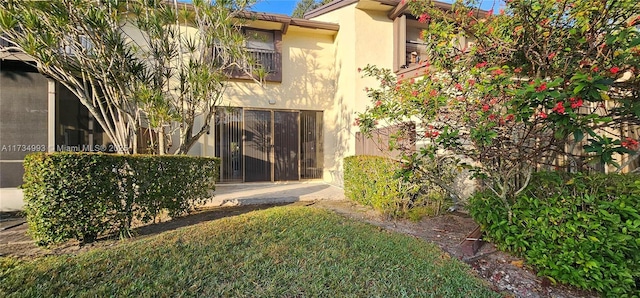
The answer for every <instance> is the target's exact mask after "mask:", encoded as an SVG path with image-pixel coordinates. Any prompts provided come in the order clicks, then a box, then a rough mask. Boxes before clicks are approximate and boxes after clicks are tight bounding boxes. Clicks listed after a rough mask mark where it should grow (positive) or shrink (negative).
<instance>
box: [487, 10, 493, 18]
mask: <svg viewBox="0 0 640 298" xmlns="http://www.w3.org/2000/svg"><path fill="white" fill-rule="evenodd" d="M492 15H493V8H492V9H489V11H487V17H490V16H492Z"/></svg>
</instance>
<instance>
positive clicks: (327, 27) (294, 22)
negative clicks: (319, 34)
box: [291, 18, 340, 31]
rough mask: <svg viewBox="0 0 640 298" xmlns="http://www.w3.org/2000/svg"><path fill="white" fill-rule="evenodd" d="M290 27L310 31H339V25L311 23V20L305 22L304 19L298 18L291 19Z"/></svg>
mask: <svg viewBox="0 0 640 298" xmlns="http://www.w3.org/2000/svg"><path fill="white" fill-rule="evenodd" d="M291 25H292V26H298V27H304V28H311V29H324V30H331V31H338V30H340V25H338V24H336V23H329V22H320V21H312V20H305V19H298V18H292V19H291Z"/></svg>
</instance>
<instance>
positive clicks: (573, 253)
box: [470, 172, 640, 297]
mask: <svg viewBox="0 0 640 298" xmlns="http://www.w3.org/2000/svg"><path fill="white" fill-rule="evenodd" d="M501 206H503V205H502V204H501V203H500V199H498V198H496V197H495V196H493V195H491V193H489V192H481V193H477V194H476V195H475V196H474V197H473V198H472V199H471V201H470V212H471V215H472V216H473V218H474V219H475V220H476V221H477V222H478V223H480V224H481V225H482V227H483V229H484V230H485V231H486V233H487V234H488V236H487V238H489V239H490V240H491V241H493V242H495V243H496V244H497V245H498V246H499V247H500V248H501V249H504V250H508V251H511V252H514V253H516V254H518V255H521V256H523V257H524V258H525V259H526V262H527V263H528V264H530V265H532V266H533V267H535V268H536V269H537V270H538V274H539V275H542V276H547V277H549V278H550V279H552V280H555V281H559V282H563V283H569V284H572V285H575V286H578V287H581V288H585V289H594V290H597V291H599V292H601V293H602V294H603V295H606V296H610V297H630V296H633V295H634V294H635V295H637V294H638V293H639V291H640V254H639V253H638V252H639V251H640V212H639V208H640V176H637V175H612V174H596V175H583V174H566V173H564V174H561V173H555V172H543V173H536V174H535V175H534V177H533V179H532V181H531V183H530V185H529V186H528V188H527V189H526V190H525V191H524V192H523V193H522V194H521V195H520V196H519V197H518V198H516V200H515V203H514V204H513V205H512V209H513V222H512V224H509V223H508V221H507V210H506V208H504V207H501Z"/></svg>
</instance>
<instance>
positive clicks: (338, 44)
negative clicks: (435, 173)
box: [312, 3, 393, 185]
mask: <svg viewBox="0 0 640 298" xmlns="http://www.w3.org/2000/svg"><path fill="white" fill-rule="evenodd" d="M312 20H316V21H324V22H331V23H339V24H340V31H339V32H338V34H337V36H336V39H335V69H336V89H335V90H336V92H335V95H334V97H333V104H334V108H333V109H332V110H331V118H329V119H335V121H336V123H335V126H336V130H335V131H336V134H335V136H334V138H335V143H336V148H335V150H334V152H333V153H334V154H333V155H332V156H327V158H332V159H333V160H334V161H335V165H334V166H333V167H332V168H331V169H329V171H330V173H328V174H329V175H330V177H331V179H332V181H336V182H337V183H336V184H338V185H341V184H342V180H343V175H342V160H343V158H344V157H346V156H350V155H354V154H355V134H356V132H357V131H358V128H357V127H356V126H353V123H354V121H355V119H356V117H357V116H356V113H357V112H362V111H364V109H365V107H366V106H367V105H370V102H369V99H368V98H367V96H366V92H365V91H364V89H365V87H372V86H376V82H375V80H372V79H369V78H361V76H362V74H361V73H358V71H357V70H358V68H364V67H365V66H366V65H367V64H371V65H377V66H379V67H384V68H391V67H392V66H393V22H392V20H390V19H389V18H388V17H387V15H386V12H382V11H365V10H361V9H358V8H357V7H356V4H355V3H354V4H352V5H348V6H345V7H342V8H339V9H337V10H334V11H331V12H329V13H326V14H323V15H321V16H318V17H315V18H313V19H312ZM325 119H327V116H325ZM329 138H330V137H329V136H328V135H327V136H326V137H325V139H326V140H328V139H329Z"/></svg>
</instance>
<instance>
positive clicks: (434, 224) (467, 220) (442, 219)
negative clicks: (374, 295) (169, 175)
mask: <svg viewBox="0 0 640 298" xmlns="http://www.w3.org/2000/svg"><path fill="white" fill-rule="evenodd" d="M281 205H282V204H269V205H244V206H233V207H216V208H206V209H202V210H198V211H196V212H195V213H194V214H191V215H189V216H186V217H182V218H178V219H174V220H170V221H165V222H162V223H156V224H151V225H146V226H140V227H138V228H137V229H135V230H134V234H135V237H133V238H130V239H125V240H119V239H117V238H113V237H112V238H103V239H100V240H99V241H97V242H94V243H91V244H88V245H84V246H80V245H79V244H78V243H77V242H73V241H71V242H68V243H65V244H64V245H60V246H57V247H53V248H50V249H44V248H39V247H37V246H36V245H35V243H34V241H33V240H32V239H31V238H30V237H29V236H27V235H26V230H27V224H21V225H17V226H15V227H12V228H9V229H6V230H0V256H12V257H16V258H20V259H33V258H36V257H41V256H46V255H60V254H69V253H71V254H75V253H79V252H83V251H87V250H91V249H93V248H97V247H109V246H113V245H116V244H118V243H121V242H122V241H133V240H135V239H140V238H143V237H148V236H150V235H155V234H159V233H162V232H165V231H169V230H175V229H179V228H181V227H185V226H190V225H194V224H198V223H201V222H206V221H211V220H216V219H220V218H223V217H230V216H236V215H240V214H243V213H247V212H251V211H255V210H262V209H266V208H271V207H274V206H281ZM290 205H298V206H309V207H315V208H324V209H328V210H332V211H334V212H336V213H338V214H341V215H343V216H345V217H348V218H352V219H356V220H360V221H364V222H367V223H370V224H373V225H376V226H379V227H382V228H384V229H387V230H390V231H395V232H400V233H404V234H408V235H411V236H414V237H416V238H420V239H423V240H425V241H429V242H432V243H435V244H436V245H438V246H439V247H440V248H442V250H443V251H445V252H447V253H448V254H449V255H451V256H452V257H454V258H458V259H459V260H461V261H464V262H466V263H467V264H469V265H470V266H471V267H472V268H473V270H474V271H475V272H476V274H477V275H478V276H479V277H482V278H483V279H485V280H486V281H488V282H489V283H490V284H491V286H492V287H493V288H494V290H496V291H498V292H501V293H503V294H504V295H505V296H506V297H599V296H598V295H597V294H596V293H592V292H587V291H582V290H578V289H575V288H572V287H567V286H558V285H552V284H550V282H549V281H548V280H546V279H543V278H539V277H537V276H536V274H535V272H533V271H532V270H530V269H528V268H527V267H526V266H523V263H522V260H521V259H519V258H516V257H513V256H511V255H509V254H506V253H504V252H501V251H498V250H496V248H495V247H494V246H493V245H491V244H490V243H486V244H484V245H483V246H482V247H481V248H480V250H479V251H478V253H477V254H476V255H475V256H469V255H465V254H463V251H462V248H461V246H460V244H461V243H462V241H463V240H465V238H466V236H467V234H468V233H469V232H471V231H472V230H473V229H474V228H475V227H476V226H477V224H476V223H475V222H474V221H473V219H471V217H470V216H469V215H467V214H465V213H461V212H453V213H447V214H444V215H440V216H437V217H434V218H428V219H423V220H421V221H419V222H412V221H408V220H392V219H389V218H385V217H384V216H382V215H380V213H378V212H376V211H375V210H373V209H371V208H369V207H365V206H361V205H358V204H355V203H353V202H350V201H346V200H334V201H328V200H325V201H316V202H296V203H293V204H290ZM14 219H15V218H14Z"/></svg>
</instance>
